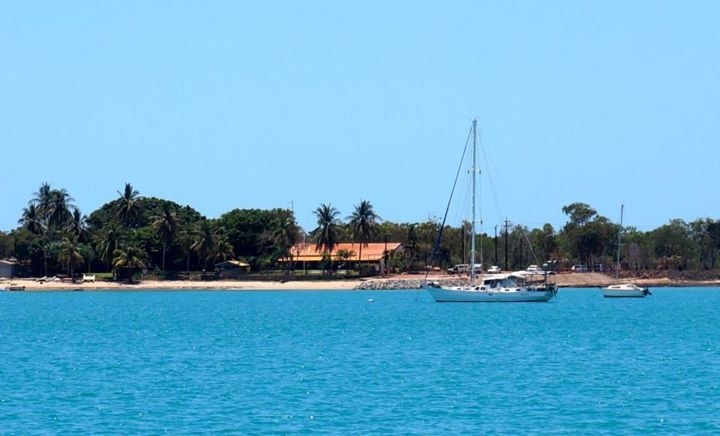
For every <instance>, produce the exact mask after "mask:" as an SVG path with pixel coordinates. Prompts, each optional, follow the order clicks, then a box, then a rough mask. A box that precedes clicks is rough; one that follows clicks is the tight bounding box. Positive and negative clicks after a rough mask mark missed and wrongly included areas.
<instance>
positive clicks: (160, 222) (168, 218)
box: [152, 203, 179, 272]
mask: <svg viewBox="0 0 720 436" xmlns="http://www.w3.org/2000/svg"><path fill="white" fill-rule="evenodd" d="M178 224H179V223H178V219H177V215H176V214H175V212H173V211H172V209H171V208H170V205H169V203H163V206H162V212H161V213H160V214H159V215H156V216H155V217H154V218H153V221H152V228H153V230H154V231H155V234H156V235H157V236H158V238H160V240H161V241H162V244H163V248H162V270H163V272H164V271H165V255H166V253H167V247H168V245H169V244H170V243H171V242H172V240H173V238H174V237H175V234H176V233H177V229H178Z"/></svg>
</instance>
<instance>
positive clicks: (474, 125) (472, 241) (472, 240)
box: [470, 119, 477, 284]
mask: <svg viewBox="0 0 720 436" xmlns="http://www.w3.org/2000/svg"><path fill="white" fill-rule="evenodd" d="M476 128H477V119H474V120H473V122H472V132H473V154H472V223H471V225H470V283H471V284H472V283H475V183H476V181H475V179H476V178H477V177H476V174H475V171H476V168H477V166H476V165H477V159H476V154H477V145H476V138H477V131H476Z"/></svg>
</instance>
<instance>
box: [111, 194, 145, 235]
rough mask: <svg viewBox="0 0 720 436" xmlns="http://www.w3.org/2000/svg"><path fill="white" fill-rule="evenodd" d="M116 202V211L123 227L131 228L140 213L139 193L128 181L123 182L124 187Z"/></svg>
mask: <svg viewBox="0 0 720 436" xmlns="http://www.w3.org/2000/svg"><path fill="white" fill-rule="evenodd" d="M118 195H120V198H118V199H117V202H116V213H117V216H118V218H119V219H120V222H121V223H122V225H123V227H125V228H131V227H133V226H134V225H135V224H136V221H137V219H138V216H139V215H140V201H141V197H140V193H139V192H138V191H136V190H135V189H134V188H133V187H132V185H131V184H130V183H125V189H124V190H123V192H122V193H121V192H120V191H118Z"/></svg>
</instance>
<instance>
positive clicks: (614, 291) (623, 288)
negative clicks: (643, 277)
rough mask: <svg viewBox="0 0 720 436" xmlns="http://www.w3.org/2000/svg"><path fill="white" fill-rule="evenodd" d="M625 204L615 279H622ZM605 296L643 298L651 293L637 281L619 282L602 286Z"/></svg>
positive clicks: (619, 231) (619, 232)
mask: <svg viewBox="0 0 720 436" xmlns="http://www.w3.org/2000/svg"><path fill="white" fill-rule="evenodd" d="M624 209H625V205H621V206H620V228H619V229H618V248H617V263H616V265H615V280H616V281H618V282H619V281H620V246H621V245H620V242H621V235H622V222H623V211H624ZM601 290H602V293H603V296H604V297H608V298H643V297H645V296H646V295H650V290H649V289H648V288H643V287H641V286H638V285H636V284H635V283H618V284H614V285H609V286H605V287H603V288H601Z"/></svg>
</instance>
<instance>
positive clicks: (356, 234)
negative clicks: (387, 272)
mask: <svg viewBox="0 0 720 436" xmlns="http://www.w3.org/2000/svg"><path fill="white" fill-rule="evenodd" d="M348 219H349V226H350V234H351V235H352V238H353V241H357V242H358V243H359V244H360V251H359V256H358V270H360V264H361V263H360V262H361V261H362V249H363V246H365V247H367V246H368V242H369V241H370V240H371V239H372V238H373V237H375V235H376V234H377V229H378V221H379V220H380V217H379V216H378V215H377V214H376V213H375V210H374V209H373V206H372V204H371V203H370V202H369V201H367V200H362V201H360V203H359V204H356V205H355V210H354V211H353V213H352V215H350V216H349V217H348Z"/></svg>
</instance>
